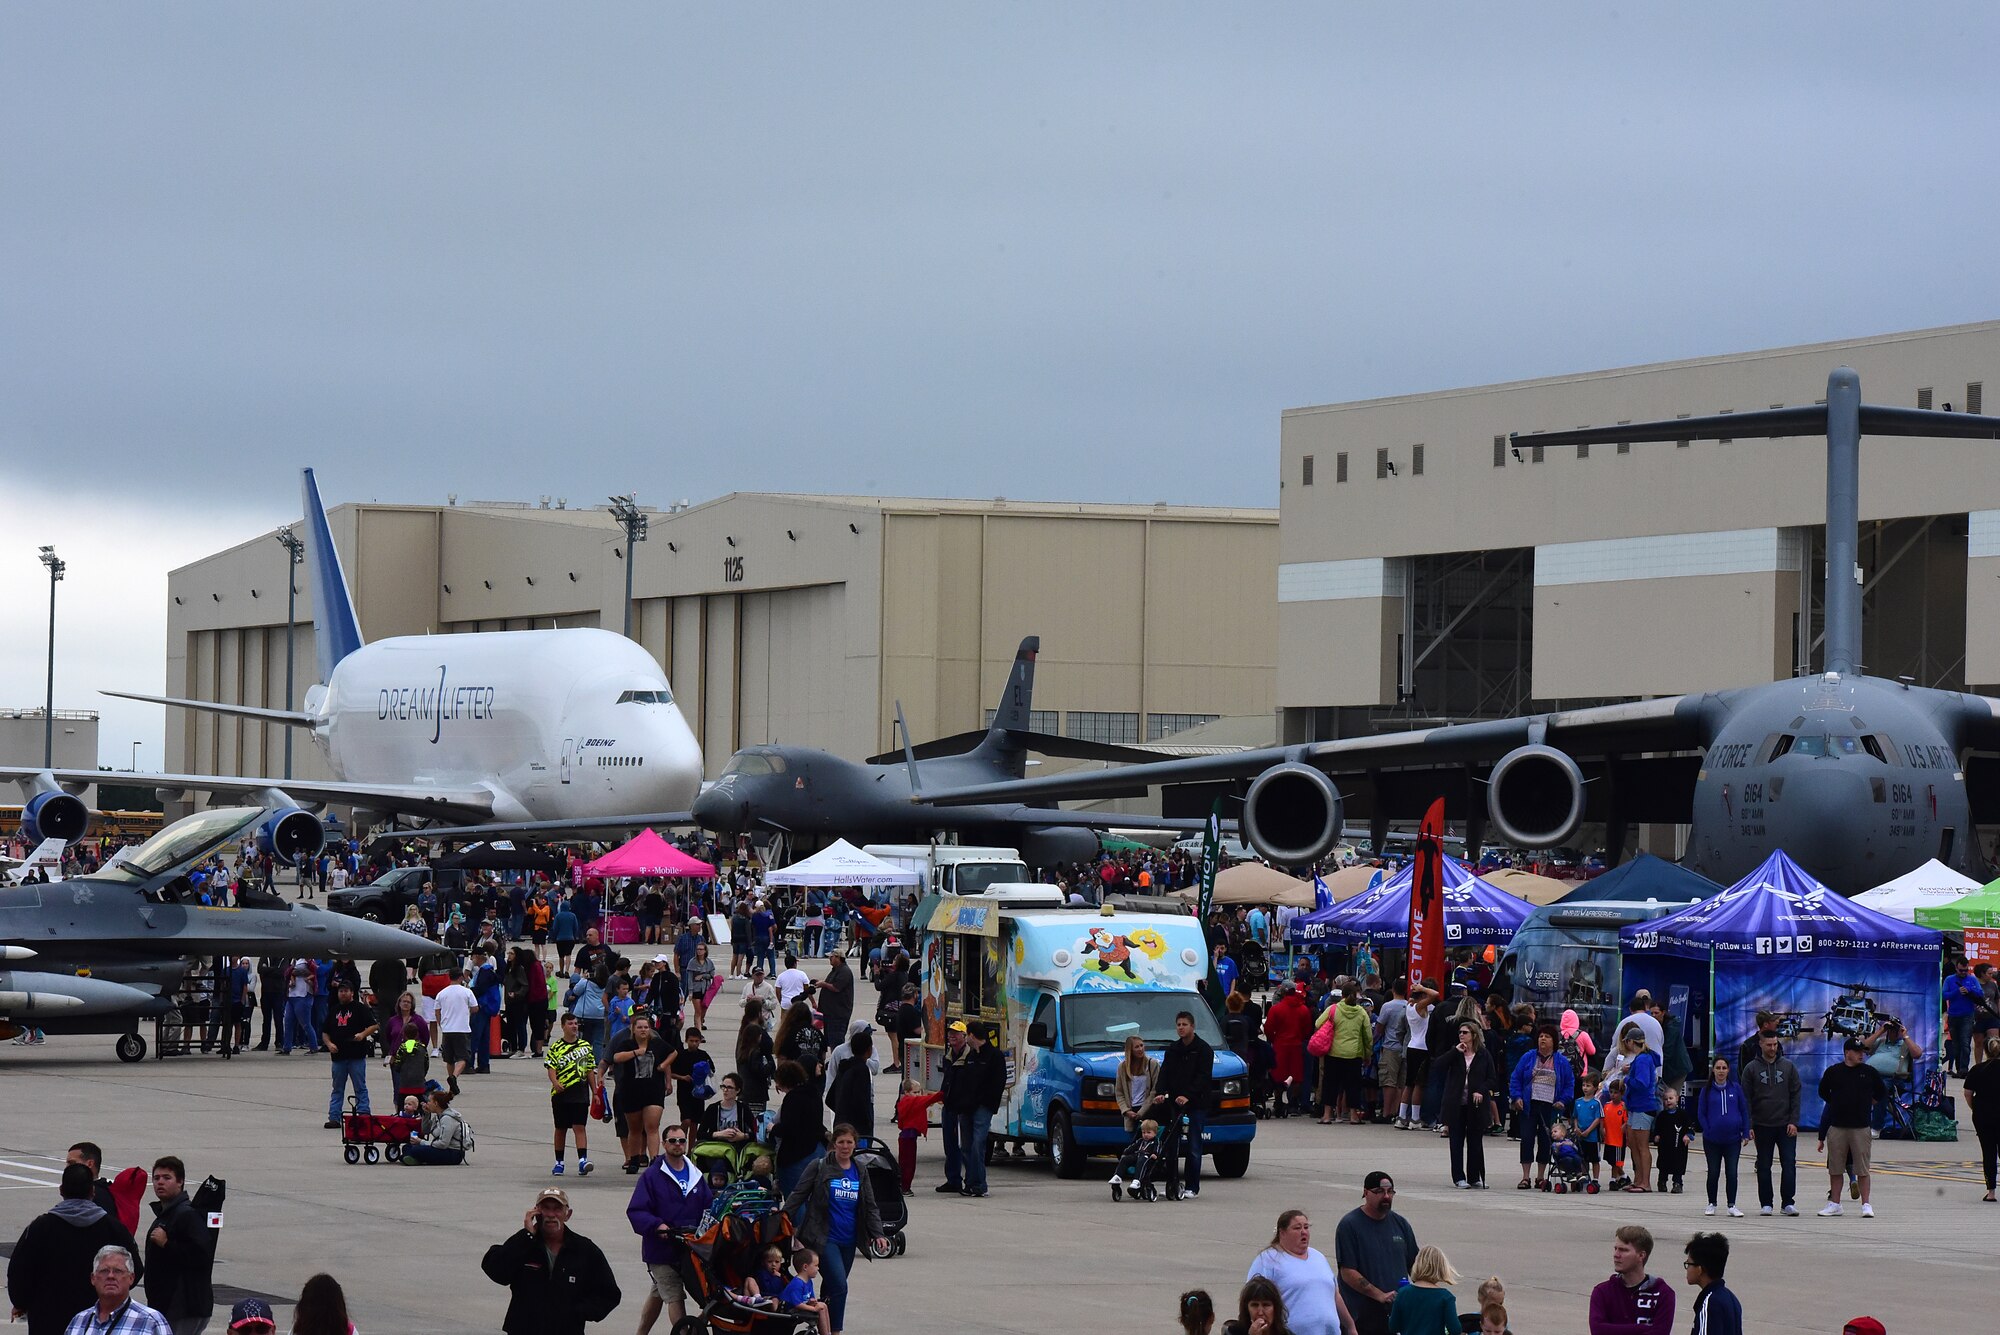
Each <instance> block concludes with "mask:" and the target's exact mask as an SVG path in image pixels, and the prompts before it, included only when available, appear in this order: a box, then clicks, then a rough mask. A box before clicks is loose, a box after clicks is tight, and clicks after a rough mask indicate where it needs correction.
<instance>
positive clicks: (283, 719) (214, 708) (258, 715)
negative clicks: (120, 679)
mask: <svg viewBox="0 0 2000 1335" xmlns="http://www.w3.org/2000/svg"><path fill="white" fill-rule="evenodd" d="M98 694H99V695H115V696H117V697H118V698H119V699H120V700H143V701H145V702H146V703H147V704H149V705H179V706H180V707H181V708H182V709H199V710H201V711H203V712H204V713H208V714H232V715H234V716H236V717H237V718H254V719H262V720H264V721H265V722H266V723H284V724H288V725H290V726H291V727H294V728H310V727H311V726H312V725H313V724H314V723H316V722H318V719H317V718H316V717H315V716H314V715H311V714H308V713H306V712H305V711H304V710H302V709H259V708H258V707H257V706H255V705H225V704H220V703H217V702H216V701H214V700H184V699H182V698H181V697H179V696H177V695H142V694H140V693H139V692H137V691H99V692H98Z"/></svg>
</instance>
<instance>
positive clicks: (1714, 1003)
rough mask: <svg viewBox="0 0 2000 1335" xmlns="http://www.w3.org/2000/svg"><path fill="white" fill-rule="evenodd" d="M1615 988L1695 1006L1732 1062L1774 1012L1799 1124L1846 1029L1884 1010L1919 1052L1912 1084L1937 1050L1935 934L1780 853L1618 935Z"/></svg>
mask: <svg viewBox="0 0 2000 1335" xmlns="http://www.w3.org/2000/svg"><path fill="white" fill-rule="evenodd" d="M1619 949H1620V951H1621V953H1622V954H1623V956H1624V964H1625V987H1626V989H1627V990H1628V992H1629V991H1636V990H1638V989H1639V988H1642V987H1643V988H1645V989H1646V990H1647V991H1650V992H1651V993H1653V995H1654V996H1656V997H1662V998H1668V999H1669V1007H1670V1008H1671V1007H1672V1005H1673V999H1674V998H1675V994H1676V992H1677V991H1679V992H1680V999H1683V1000H1685V1002H1686V1003H1687V1005H1688V1009H1689V1011H1690V1012H1692V1013H1694V1014H1697V1015H1699V1014H1702V1013H1704V1012H1705V1013H1706V1014H1707V1016H1708V1028H1707V1034H1708V1036H1709V1044H1710V1046H1711V1047H1713V1048H1714V1050H1715V1055H1718V1056H1726V1057H1728V1058H1729V1059H1730V1062H1731V1064H1732V1065H1733V1064H1734V1063H1735V1060H1736V1052H1737V1047H1738V1046H1739V1045H1740V1044H1741V1043H1742V1041H1743V1040H1744V1039H1745V1038H1747V1037H1749V1036H1750V1034H1751V1033H1752V1032H1754V1031H1755V1029H1756V1027H1757V1021H1756V1016H1757V1012H1758V1011H1771V1012H1774V1013H1775V1014H1777V1015H1778V1017H1779V1021H1778V1032H1779V1036H1780V1040H1781V1042H1782V1043H1783V1046H1784V1053H1785V1055H1786V1056H1787V1057H1789V1058H1791V1060H1792V1064H1793V1065H1794V1066H1796V1067H1798V1070H1799V1077H1800V1079H1801V1080H1803V1081H1804V1083H1805V1096H1804V1099H1803V1101H1802V1106H1801V1108H1800V1110H1799V1116H1800V1124H1801V1125H1802V1126H1818V1125H1819V1119H1820V1114H1821V1107H1820V1100H1819V1096H1818V1093H1817V1088H1818V1085H1819V1077H1820V1073H1821V1072H1822V1071H1824V1070H1825V1069H1826V1068H1827V1067H1828V1066H1829V1065H1832V1064H1834V1063H1837V1062H1839V1061H1840V1059H1841V1057H1840V1053H1841V1048H1842V1045H1843V1044H1844V1043H1845V1042H1846V1040H1847V1039H1848V1038H1850V1037H1854V1038H1866V1037H1867V1036H1868V1035H1870V1034H1872V1033H1874V1032H1875V1030H1876V1028H1877V1027H1878V1026H1879V1025H1880V1024H1881V1022H1882V1021H1883V1020H1884V1019H1886V1018H1889V1017H1895V1018H1898V1019H1900V1020H1902V1022H1903V1025H1904V1028H1905V1030H1906V1032H1907V1033H1908V1034H1909V1036H1910V1037H1911V1038H1912V1039H1914V1040H1915V1041H1916V1043H1917V1045H1918V1046H1919V1047H1921V1048H1922V1049H1923V1053H1924V1055H1923V1058H1922V1059H1921V1060H1920V1061H1919V1062H1918V1063H1917V1064H1916V1071H1915V1072H1914V1073H1913V1074H1914V1076H1915V1080H1916V1083H1918V1084H1919V1085H1921V1084H1922V1082H1923V1080H1924V1079H1925V1077H1926V1076H1927V1075H1928V1074H1929V1071H1930V1069H1931V1067H1932V1066H1933V1065H1934V1064H1935V1062H1936V1059H1937V1040H1938V1032H1937V1031H1938V1011H1939V1003H1940V994H1941V984H1940V982H1939V972H1938V971H1939V965H1940V963H1941V957H1942V953H1943V937H1942V936H1941V935H1940V934H1939V933H1937V932H1933V931H1931V930H1930V929H1928V928H1924V927H1916V926H1912V925H1911V924H1909V923H1906V922H1899V921H1897V920H1896V919H1894V918H1891V917H1889V916H1888V915H1887V914H1883V913H1877V912H1875V911H1874V910H1873V909H1868V908H1863V907H1862V906H1861V905H1859V904H1856V903H1854V902H1853V901H1851V900H1849V899H1847V898H1845V897H1844V896H1842V895H1840V894H1839V893H1837V892H1836V891H1833V890H1830V889H1828V888H1827V887H1826V886H1824V885H1821V884H1820V883H1819V882H1818V881H1816V880H1814V879H1813V878H1812V877H1811V876H1810V875H1808V874H1807V873H1806V872H1805V871H1804V870H1803V869H1802V868H1800V867H1799V865H1798V864H1797V863H1795V862H1793V861H1792V860H1791V859H1790V858H1788V857H1786V856H1785V854H1784V853H1783V852H1777V853H1773V854H1772V855H1771V856H1770V857H1769V858H1767V859H1765V861H1764V863H1763V865H1761V866H1759V867H1758V868H1757V869H1756V870H1755V871H1753V872H1751V873H1750V874H1749V875H1748V876H1746V877H1744V878H1743V879H1742V880H1740V881H1738V882H1737V883H1736V884H1735V885H1732V886H1730V887H1729V888H1728V889H1727V890H1724V891H1723V892H1722V893H1721V894H1719V895H1716V896H1714V897H1713V898H1711V899H1707V900H1704V901H1702V902H1701V903H1699V904H1694V905H1691V906H1689V907H1688V908H1685V909H1682V910H1681V911H1680V912H1678V913H1671V914H1668V915H1667V916H1665V917H1663V918H1654V919H1652V920H1651V921H1649V922H1640V923H1633V924H1632V925H1631V926H1629V927H1626V928H1625V929H1624V930H1623V931H1622V932H1620V933H1619Z"/></svg>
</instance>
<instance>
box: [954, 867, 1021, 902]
mask: <svg viewBox="0 0 2000 1335" xmlns="http://www.w3.org/2000/svg"><path fill="white" fill-rule="evenodd" d="M952 877H953V879H954V880H955V881H956V883H957V886H958V889H957V891H956V893H958V894H961V895H983V894H985V893H986V892H987V891H988V890H990V889H992V888H993V887H994V886H996V885H1020V884H1022V883H1023V882H1025V881H1027V879H1028V869H1027V867H1025V866H1023V865H1022V864H1021V863H1018V862H961V863H958V864H957V865H956V866H954V867H953V868H952Z"/></svg>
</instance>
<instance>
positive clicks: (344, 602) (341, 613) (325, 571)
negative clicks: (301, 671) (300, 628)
mask: <svg viewBox="0 0 2000 1335" xmlns="http://www.w3.org/2000/svg"><path fill="white" fill-rule="evenodd" d="M301 479H302V484H301V490H302V491H303V492H304V499H305V520H306V543H307V545H308V546H309V547H310V548H311V551H312V555H311V560H312V581H313V647H314V648H315V649H316V650H317V651H318V653H319V679H320V681H321V682H329V681H332V680H333V669H334V667H335V666H336V665H337V664H338V663H339V662H340V660H341V659H343V658H345V657H347V656H348V655H349V654H351V653H353V652H354V651H355V650H356V649H359V648H360V647H361V622H360V620H359V618H357V617H356V616H355V615H354V599H353V597H352V596H351V595H350V594H349V593H348V591H347V574H346V572H345V571H344V570H342V569H341V566H340V553H339V552H338V551H336V550H335V549H334V546H333V530H332V528H331V527H329V526H328V524H327V522H326V507H325V506H324V505H322V504H320V499H319V483H318V482H316V481H315V480H314V479H313V470H312V469H310V468H307V469H303V470H301Z"/></svg>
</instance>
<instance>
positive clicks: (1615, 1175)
mask: <svg viewBox="0 0 2000 1335" xmlns="http://www.w3.org/2000/svg"><path fill="white" fill-rule="evenodd" d="M1629 1120H1630V1114H1628V1113H1627V1112H1626V1111H1625V1082H1624V1081H1623V1080H1613V1081H1612V1082H1611V1083H1610V1084H1609V1085H1607V1086H1605V1088H1604V1161H1605V1162H1606V1163H1608V1164H1610V1165H1611V1181H1610V1182H1608V1183H1606V1184H1605V1185H1607V1186H1609V1187H1610V1188H1611V1190H1613V1191H1623V1190H1624V1189H1625V1188H1626V1187H1629V1186H1631V1185H1632V1179H1631V1178H1629V1177H1627V1176H1626V1175H1625V1127H1626V1124H1627V1123H1628V1121H1629Z"/></svg>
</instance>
